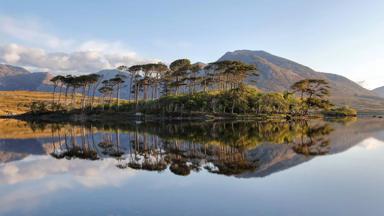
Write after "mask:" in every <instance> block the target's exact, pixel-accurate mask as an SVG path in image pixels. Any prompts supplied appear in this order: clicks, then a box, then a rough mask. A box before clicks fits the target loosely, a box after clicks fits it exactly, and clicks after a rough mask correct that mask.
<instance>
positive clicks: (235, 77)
mask: <svg viewBox="0 0 384 216" xmlns="http://www.w3.org/2000/svg"><path fill="white" fill-rule="evenodd" d="M204 69H205V70H207V71H208V75H209V76H211V77H212V78H213V80H214V82H216V84H217V86H218V88H219V89H221V90H227V89H228V88H229V89H233V88H237V87H239V84H240V83H242V82H243V81H244V79H245V78H246V77H247V76H248V75H253V76H258V73H257V70H256V67H255V66H254V65H249V64H245V63H243V62H240V61H228V60H225V61H217V62H213V63H209V64H208V65H207V66H206V67H205V68H204Z"/></svg>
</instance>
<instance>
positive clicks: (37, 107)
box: [30, 101, 50, 114]
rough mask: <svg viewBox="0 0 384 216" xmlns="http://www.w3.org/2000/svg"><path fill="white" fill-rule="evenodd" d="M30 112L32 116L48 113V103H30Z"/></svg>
mask: <svg viewBox="0 0 384 216" xmlns="http://www.w3.org/2000/svg"><path fill="white" fill-rule="evenodd" d="M30 110H31V112H32V113H33V114H37V113H44V112H48V111H50V108H49V103H47V102H44V101H34V102H32V103H31V107H30Z"/></svg>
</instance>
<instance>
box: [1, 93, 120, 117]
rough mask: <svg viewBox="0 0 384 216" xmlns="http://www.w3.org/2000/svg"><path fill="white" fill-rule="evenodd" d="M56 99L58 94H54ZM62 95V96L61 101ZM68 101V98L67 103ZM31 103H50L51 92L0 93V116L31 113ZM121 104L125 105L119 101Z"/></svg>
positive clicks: (78, 102)
mask: <svg viewBox="0 0 384 216" xmlns="http://www.w3.org/2000/svg"><path fill="white" fill-rule="evenodd" d="M55 97H56V99H57V97H58V94H56V96H55ZM63 98H64V95H62V100H63ZM80 98H81V96H80V95H78V96H77V99H76V103H77V105H78V107H79V105H80ZM69 101H70V96H69V98H68V102H69ZM97 101H98V98H97V97H96V98H95V105H97ZM32 102H49V103H51V102H52V93H51V92H37V91H0V116H4V115H15V114H23V113H26V112H29V111H31V109H30V108H31V104H32ZM121 103H122V104H123V103H126V101H125V100H121Z"/></svg>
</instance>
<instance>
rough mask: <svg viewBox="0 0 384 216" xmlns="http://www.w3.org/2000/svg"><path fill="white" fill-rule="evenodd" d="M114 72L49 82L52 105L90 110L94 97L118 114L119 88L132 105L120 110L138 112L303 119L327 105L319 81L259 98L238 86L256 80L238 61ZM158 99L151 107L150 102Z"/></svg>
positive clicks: (184, 63) (143, 66)
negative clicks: (106, 75) (286, 115)
mask: <svg viewBox="0 0 384 216" xmlns="http://www.w3.org/2000/svg"><path fill="white" fill-rule="evenodd" d="M117 69H118V70H119V72H118V73H117V74H116V75H115V76H114V77H112V78H110V79H105V80H103V77H102V76H101V75H99V74H90V75H80V76H71V75H68V76H61V75H59V76H55V77H54V78H52V79H51V81H52V83H53V87H54V92H53V99H52V101H53V104H54V105H55V106H56V107H57V108H62V107H61V106H62V104H64V107H65V108H68V107H69V108H74V107H76V106H75V105H76V104H79V105H80V106H79V107H80V108H81V109H83V110H84V109H85V108H90V109H92V108H93V107H94V105H95V95H96V93H98V94H99V95H100V97H99V98H98V99H99V100H97V102H98V103H97V104H98V105H102V106H101V107H102V109H104V107H105V105H106V104H107V105H109V107H110V108H111V107H112V104H115V103H116V104H117V106H116V110H119V107H120V92H121V89H122V88H128V89H129V91H128V92H129V94H128V95H127V96H128V99H129V100H130V101H132V102H134V103H129V105H126V106H125V107H124V108H125V109H130V110H132V109H136V110H138V108H139V107H138V105H140V109H141V110H140V111H143V110H148V109H149V110H152V111H156V112H158V111H161V112H163V113H165V112H167V113H169V112H185V111H202V112H214V113H215V112H224V113H226V112H227V113H250V112H252V113H269V114H270V113H289V114H294V115H308V113H309V111H310V110H312V109H328V108H329V107H331V106H332V104H331V103H330V102H329V101H328V99H327V96H329V89H330V87H329V85H328V83H327V82H326V81H325V80H321V79H305V80H301V81H299V82H296V83H295V84H293V85H292V87H291V90H292V91H291V92H289V91H287V92H285V93H260V92H259V91H258V90H256V89H254V88H249V87H247V86H246V85H245V84H244V82H245V79H246V80H247V82H248V83H249V82H252V81H255V80H254V79H253V78H255V77H257V76H258V72H257V69H256V68H255V66H253V65H249V64H245V63H242V62H240V61H227V60H225V61H217V62H213V63H209V64H208V65H203V64H201V63H195V64H192V63H191V61H190V60H188V59H178V60H175V61H173V62H172V63H171V64H170V65H169V66H167V65H165V64H163V63H150V64H140V65H133V66H130V67H127V66H120V67H118V68H117ZM208 90H209V91H208ZM212 90H219V91H212ZM76 93H78V94H79V93H80V96H76ZM63 94H64V96H62V95H63ZM160 97H161V99H160V100H159V101H157V103H155V104H154V103H152V102H150V101H153V100H154V99H159V98H160ZM78 98H80V100H79V99H78ZM69 99H70V102H68V100H69ZM62 100H64V102H62ZM141 102H142V103H141Z"/></svg>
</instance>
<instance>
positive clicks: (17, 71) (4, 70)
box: [0, 64, 31, 77]
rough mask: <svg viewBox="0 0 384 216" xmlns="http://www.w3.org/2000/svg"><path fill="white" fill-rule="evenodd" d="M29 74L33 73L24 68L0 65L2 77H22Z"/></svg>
mask: <svg viewBox="0 0 384 216" xmlns="http://www.w3.org/2000/svg"><path fill="white" fill-rule="evenodd" d="M29 73H31V72H29V71H28V70H26V69H24V68H22V67H16V66H12V65H5V64H0V77H5V76H14V75H22V74H29Z"/></svg>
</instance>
